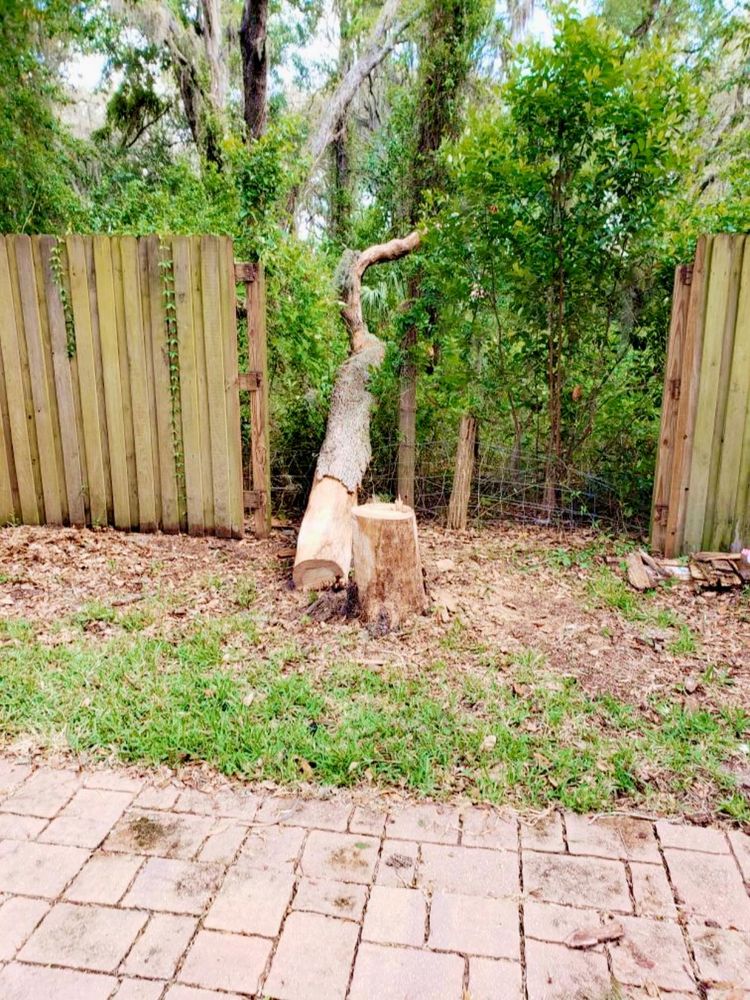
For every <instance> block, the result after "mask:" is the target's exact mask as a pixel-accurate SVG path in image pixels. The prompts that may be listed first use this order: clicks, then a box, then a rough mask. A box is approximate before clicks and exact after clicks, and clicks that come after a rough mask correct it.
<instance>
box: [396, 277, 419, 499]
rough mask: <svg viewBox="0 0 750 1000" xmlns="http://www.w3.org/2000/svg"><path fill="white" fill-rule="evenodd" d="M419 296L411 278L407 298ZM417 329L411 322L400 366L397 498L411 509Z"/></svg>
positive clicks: (415, 412) (415, 426)
mask: <svg viewBox="0 0 750 1000" xmlns="http://www.w3.org/2000/svg"><path fill="white" fill-rule="evenodd" d="M418 294H419V281H418V280H417V279H414V278H412V279H410V281H409V296H410V298H411V299H412V300H413V299H414V297H415V295H418ZM416 346H417V328H416V326H414V324H413V323H410V324H409V326H408V327H407V328H406V330H405V332H404V337H403V340H402V341H401V350H402V351H403V354H404V360H403V363H402V365H401V377H400V388H399V397H398V496H399V499H400V500H401V501H402V503H405V504H406V505H407V506H408V507H413V506H414V476H415V470H416V464H417V363H416V359H415V357H414V352H415V350H416Z"/></svg>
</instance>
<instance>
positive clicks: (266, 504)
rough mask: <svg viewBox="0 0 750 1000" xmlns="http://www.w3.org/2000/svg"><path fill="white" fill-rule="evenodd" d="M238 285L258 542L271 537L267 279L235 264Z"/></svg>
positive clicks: (256, 269) (249, 502) (250, 496)
mask: <svg viewBox="0 0 750 1000" xmlns="http://www.w3.org/2000/svg"><path fill="white" fill-rule="evenodd" d="M235 276H236V278H237V281H241V282H244V284H245V302H246V304H247V350H248V360H249V364H250V371H249V372H247V373H246V374H244V375H240V389H242V390H246V391H248V392H249V393H250V482H251V489H250V490H249V491H246V492H245V506H246V507H248V508H249V509H250V510H252V512H253V529H254V531H255V534H256V535H257V536H258V538H268V536H269V534H270V533H271V446H270V425H269V419H268V338H267V334H266V278H265V273H264V271H263V265H262V264H236V265H235Z"/></svg>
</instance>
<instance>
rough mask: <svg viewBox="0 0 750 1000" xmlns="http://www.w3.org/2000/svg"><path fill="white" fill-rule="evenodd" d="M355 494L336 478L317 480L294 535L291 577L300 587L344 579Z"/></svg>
mask: <svg viewBox="0 0 750 1000" xmlns="http://www.w3.org/2000/svg"><path fill="white" fill-rule="evenodd" d="M354 502H355V495H354V493H350V492H349V491H348V490H347V488H346V486H344V484H343V483H341V482H340V481H339V480H338V479H333V478H331V477H330V476H324V477H323V478H322V479H316V480H315V483H314V484H313V488H312V491H311V492H310V499H309V500H308V502H307V510H306V511H305V517H304V520H303V521H302V525H301V527H300V530H299V537H298V538H297V557H296V559H295V561H294V572H293V574H292V577H293V579H294V584H295V586H296V587H299V588H300V589H301V590H319V589H320V588H321V587H330V586H332V585H333V584H334V583H336V581H337V580H344V581H345V580H346V579H347V578H348V576H349V569H350V568H351V563H352V518H351V510H352V507H353V506H354Z"/></svg>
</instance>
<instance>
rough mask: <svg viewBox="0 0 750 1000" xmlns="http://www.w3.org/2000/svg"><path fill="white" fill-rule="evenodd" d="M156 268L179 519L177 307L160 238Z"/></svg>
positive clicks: (183, 503) (181, 455)
mask: <svg viewBox="0 0 750 1000" xmlns="http://www.w3.org/2000/svg"><path fill="white" fill-rule="evenodd" d="M159 267H160V269H161V277H162V296H163V300H164V329H165V332H166V338H167V358H168V362H169V394H170V400H171V404H172V406H171V412H172V453H173V455H174V463H175V474H176V477H177V494H178V505H179V509H180V518H182V516H183V512H184V511H185V510H186V508H187V493H186V488H185V452H184V449H183V446H182V431H181V427H182V401H181V397H180V353H179V345H178V340H177V307H176V305H175V293H174V261H173V260H172V248H171V246H170V244H169V242H168V241H167V240H165V239H163V238H162V237H159Z"/></svg>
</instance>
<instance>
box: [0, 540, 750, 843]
mask: <svg viewBox="0 0 750 1000" xmlns="http://www.w3.org/2000/svg"><path fill="white" fill-rule="evenodd" d="M514 530H517V531H520V530H521V529H514ZM13 531H16V532H22V533H23V536H22V537H23V538H24V539H26V543H25V545H19V544H18V537H19V536H18V535H16V536H15V537H12V536H11V534H10V533H11V532H13ZM512 533H513V530H512V529H508V530H507V531H506V530H505V529H503V532H502V533H498V532H495V533H490V532H487V533H485V535H484V536H482V537H481V538H480V541H479V549H480V552H481V554H482V558H480V559H479V560H478V561H477V560H476V558H475V557H474V556H472V555H471V552H472V551H473V549H474V548H476V544H477V540H476V538H475V539H474V540H473V541H472V540H471V539H469V540H468V541H467V540H466V539H464V540H462V541H460V542H458V541H456V540H455V539H454V540H451V541H449V538H448V536H442V535H441V533H439V532H437V531H435V530H431V531H430V532H425V533H424V534H425V538H426V554H425V563H426V567H427V572H428V578H429V577H430V575H431V574H432V575H433V577H434V578H435V583H434V584H433V586H432V593H433V598H434V600H435V602H436V611H435V612H434V613H433V614H432V615H430V616H428V617H425V618H423V619H418V620H417V621H415V623H414V627H413V629H412V630H411V631H410V632H407V633H406V634H404V635H401V636H389V637H386V638H385V639H374V638H371V637H369V636H368V635H367V634H366V633H365V632H364V630H362V629H361V628H360V627H359V625H358V624H356V623H351V622H344V621H341V620H336V621H332V622H328V623H321V622H316V621H315V620H313V619H311V617H310V616H309V614H308V613H307V607H308V601H309V598H307V597H306V596H304V595H299V594H296V593H293V592H291V591H290V590H289V589H288V588H287V586H286V585H285V579H286V575H287V572H288V571H287V570H286V569H285V568H284V566H282V565H281V564H280V562H279V560H278V559H276V557H275V552H274V546H275V548H276V549H278V548H279V546H280V545H281V544H282V542H280V541H272V542H270V543H265V544H263V543H259V542H254V541H253V542H248V543H240V545H237V543H231V542H227V543H219V542H210V543H209V542H208V541H201V540H196V539H169V538H158V537H154V538H150V539H146V540H144V539H143V538H137V537H135V536H134V537H131V538H129V537H127V536H118V535H115V534H114V533H110V532H101V533H84V535H83V537H84V538H85V539H87V540H86V542H85V545H83V546H81V545H79V543H78V541H77V537H76V534H74V533H66V534H65V536H64V537H63V538H62V539H61V538H59V536H58V540H57V541H56V540H55V535H54V533H52V532H46V531H44V529H41V530H40V529H37V530H33V529H6V530H5V531H3V532H2V533H0V536H2V537H0V544H2V542H5V543H8V544H10V546H11V551H10V552H7V551H6V552H5V553H4V559H3V566H4V568H5V570H6V572H5V579H4V581H3V583H2V585H0V597H2V594H3V593H4V594H5V595H6V596H5V598H2V600H3V602H4V603H2V604H0V744H2V743H4V744H5V745H8V744H12V743H13V742H14V741H18V740H22V739H23V740H26V741H28V740H29V739H30V740H31V741H32V742H33V743H35V744H38V745H39V746H41V747H54V748H60V747H61V746H65V747H69V748H70V749H71V750H72V751H74V752H86V753H93V754H95V755H98V754H106V755H110V754H113V753H114V754H115V755H117V756H119V757H120V758H122V759H123V760H127V761H139V762H149V763H166V764H169V765H173V766H176V765H180V764H182V763H186V762H195V761H200V762H207V763H208V764H210V765H212V766H214V767H216V768H217V769H219V770H220V771H222V772H224V773H226V774H231V775H240V776H243V777H246V778H248V779H271V780H274V781H278V782H281V783H289V782H298V781H314V782H318V783H323V784H332V785H356V784H360V783H371V784H374V785H379V786H386V787H397V788H400V789H404V790H409V791H412V792H415V793H419V794H425V795H430V796H434V797H438V798H444V797H447V796H450V795H452V794H463V795H467V796H469V797H471V798H474V799H477V800H488V801H492V802H497V803H503V802H510V803H513V804H515V805H519V806H532V807H542V806H546V805H549V804H551V803H555V802H559V803H562V804H563V805H565V806H566V807H568V808H571V809H574V810H580V811H584V810H593V811H608V810H611V809H635V808H637V809H654V810H657V809H659V810H672V809H677V810H679V809H683V810H686V811H688V812H691V813H693V814H696V813H698V814H701V815H703V814H707V815H711V814H715V813H719V814H723V815H725V816H727V817H729V818H732V819H734V820H736V821H740V822H743V823H747V822H750V804H749V803H748V798H747V795H746V789H743V786H742V782H743V778H742V776H743V774H746V768H747V761H748V746H747V741H748V739H749V738H750V715H749V714H748V706H747V702H746V698H747V690H746V688H747V685H745V686H744V688H743V684H742V681H743V680H744V679H745V675H744V674H743V669H744V668H743V663H744V662H745V660H744V656H745V648H744V646H743V645H742V643H743V642H744V639H742V640H740V639H737V640H736V641H737V645H736V651H734V652H733V650H734V644H735V635H736V636H739V635H741V634H742V629H741V626H742V624H743V623H746V622H747V620H748V617H749V616H750V604H749V603H748V601H747V598H746V597H744V596H741V595H728V596H726V597H725V596H721V597H717V598H710V599H708V605H709V608H710V614H709V623H708V626H707V627H708V629H709V632H710V634H711V635H712V636H714V640H715V644H716V647H717V648H718V649H720V650H721V652H722V657H723V658H722V657H720V658H719V659H718V660H717V659H716V658H715V657H714V651H713V649H711V650H709V649H707V648H706V647H707V641H706V637H705V635H704V634H703V633H702V628H703V626H702V625H701V624H700V622H701V621H703V620H704V619H705V616H706V614H708V612H707V611H703V610H702V611H701V615H702V616H703V618H701V619H700V621H699V622H698V624H697V625H695V624H691V623H690V617H691V614H692V613H693V612H692V611H691V605H690V603H689V602H691V601H693V602H694V601H696V600H699V599H698V598H695V597H694V596H693V595H691V594H689V593H688V594H685V593H680V594H677V593H676V592H675V591H676V588H672V589H671V590H670V591H667V592H665V593H664V595H663V596H662V595H658V596H657V597H646V598H644V597H643V596H642V595H638V594H635V593H634V592H631V591H630V590H629V589H628V588H627V587H626V585H624V584H623V583H622V582H621V579H620V576H619V573H618V570H617V567H616V566H615V567H613V566H610V565H607V563H606V562H605V561H604V559H605V553H607V552H610V551H611V549H612V544H613V543H612V542H611V541H610V540H605V539H592V538H589V537H586V538H583V539H575V540H574V541H575V542H576V544H575V545H572V546H569V547H562V546H560V545H558V546H557V547H556V548H554V549H550V546H549V540H548V539H547V538H546V537H545V536H544V535H543V534H542V533H539V535H538V536H534V535H533V534H532V535H529V533H528V532H525V534H524V544H523V546H519V545H517V544H515V545H514V544H510V542H509V536H512ZM510 540H511V541H512V537H511V539H510ZM517 541H518V537H516V542H517ZM34 546H38V547H39V548H38V549H37V550H35V548H34ZM451 546H452V547H451ZM492 546H496V547H497V549H496V551H495V550H494V549H493V548H492ZM39 550H41V552H40V551H39ZM448 550H449V555H450V556H451V558H452V559H453V561H454V564H455V568H454V570H453V571H452V573H451V583H450V585H451V587H452V588H453V591H454V592H455V593H458V594H459V595H460V599H461V600H463V601H467V600H470V602H471V605H472V608H471V610H469V609H467V608H466V607H465V606H464V605H462V604H459V605H458V607H457V609H456V610H455V611H454V612H452V613H450V614H448V613H446V612H445V610H444V609H443V608H442V606H441V601H443V603H445V595H444V593H443V591H444V589H445V581H444V580H443V581H441V580H440V579H439V578H438V577H439V574H438V573H437V571H435V570H434V569H433V568H432V563H433V562H434V561H435V559H436V557H440V558H442V557H444V556H445V554H446V551H448ZM493 552H494V554H493ZM550 552H552V555H550ZM563 555H564V558H563ZM485 557H486V558H485ZM464 558H465V559H466V562H467V567H466V570H467V574H470V575H472V576H473V578H474V580H473V583H472V584H471V586H470V585H469V584H468V583H466V584H463V585H462V584H461V574H462V572H463V571H462V569H461V567H462V566H463V560H464ZM53 566H54V567H56V570H57V573H56V575H55V574H53V573H52V571H51V567H53ZM498 573H499V574H500V575H499V576H498ZM477 577H479V579H478V580H477ZM532 579H533V581H534V584H533V586H532V583H531V582H530V581H532ZM456 580H458V583H457V584H456ZM545 580H546V591H547V593H548V599H547V602H546V603H547V606H548V607H552V609H553V611H552V615H551V620H550V615H547V616H546V617H542V618H539V617H538V616H539V614H540V604H539V599H538V597H535V596H534V594H535V591H534V587H535V586H536V585H538V584H539V583H540V581H541V583H544V581H545ZM438 584H440V585H438ZM472 587H473V588H475V589H476V593H475V592H474V590H472V589H471V588H472ZM544 591H545V586H542V587H541V591H540V592H541V593H544ZM467 592H468V593H469V597H468V598H467V596H466V595H467ZM482 595H483V596H482ZM555 595H556V596H555ZM8 598H10V603H9V601H8ZM502 600H504V601H505V604H504V605H503V607H504V609H505V610H504V612H503V614H502V615H501V616H500V620H499V621H497V622H496V621H495V619H494V618H493V617H492V616H493V614H494V611H493V609H496V608H497V606H498V602H501V601H502ZM482 601H484V604H482ZM560 601H563V602H566V603H567V604H570V609H569V611H568V612H567V613H565V612H564V611H563V610H562V609H561V608H559V609H558V610H557V611H555V608H556V606H557V605H556V602H558V603H559V602H560ZM716 601H720V602H724V603H723V606H721V607H719V606H718V605H717V604H716V603H715V602H716ZM675 602H676V603H675ZM572 609H575V613H574V612H573V610H572ZM506 612H507V614H506ZM535 615H536V616H537V618H536V619H535V618H534V616H535ZM712 616H716V620H715V618H714V617H712ZM717 620H718V621H720V623H721V625H722V627H723V628H724V629H726V631H727V635H724V634H723V633H721V634H719V632H718V630H717V624H716V621H717ZM540 623H541V624H540ZM571 626H575V627H576V629H577V631H573V630H572V629H571ZM738 629H739V631H736V630H738ZM745 630H747V625H746V624H745ZM582 633H585V636H586V638H585V643H584V640H583V639H582V638H581V634H582ZM530 636H531V637H534V636H536V639H537V641H536V642H535V643H531V642H529V641H528V639H529V637H530ZM632 636H635V637H636V638H634V639H632V642H631V637H632ZM582 643H583V645H582ZM566 646H567V648H566ZM602 649H603V650H604V653H602ZM618 650H619V653H618ZM643 660H645V661H646V666H645V667H644V666H643V663H642V661H643ZM632 664H635V666H633V665H632ZM654 664H661V667H660V668H657V667H656V666H654ZM738 664H739V666H738ZM639 671H641V672H643V671H646V672H649V675H650V676H651V683H650V684H648V685H646V684H643V683H641V681H640V680H639V678H640V676H641V674H640V673H639ZM660 671H661V672H660ZM685 677H693V678H695V679H697V680H695V684H696V686H697V690H696V691H695V692H694V693H692V694H686V691H685V683H684V680H685ZM690 687H692V685H690ZM743 768H744V769H745V770H744V771H743Z"/></svg>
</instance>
